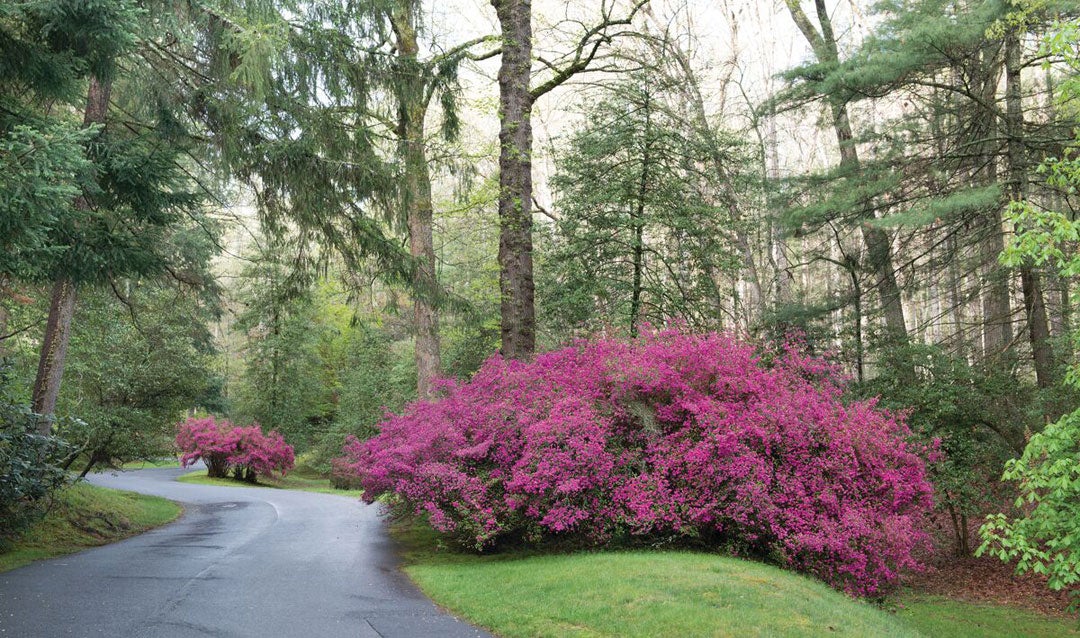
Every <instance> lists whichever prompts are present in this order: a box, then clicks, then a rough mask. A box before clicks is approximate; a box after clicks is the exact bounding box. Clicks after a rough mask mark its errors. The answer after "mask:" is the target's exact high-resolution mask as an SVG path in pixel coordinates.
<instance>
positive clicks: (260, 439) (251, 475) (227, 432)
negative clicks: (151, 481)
mask: <svg viewBox="0 0 1080 638" xmlns="http://www.w3.org/2000/svg"><path fill="white" fill-rule="evenodd" d="M176 447H177V448H179V450H180V452H181V456H180V464H181V465H183V466H184V467H187V466H189V465H191V464H193V463H195V462H196V461H200V460H201V461H203V462H204V463H206V467H207V474H208V475H209V476H212V477H218V478H225V477H227V476H228V475H229V472H230V471H232V472H233V475H234V476H235V477H236V478H238V479H243V480H246V481H249V482H251V483H254V482H255V480H256V478H258V475H260V474H262V475H273V474H274V473H275V472H277V473H279V474H281V475H282V476H284V475H285V473H286V472H288V471H289V470H290V469H292V467H293V463H294V462H295V457H294V456H293V448H292V446H291V445H289V444H288V443H286V442H285V439H283V438H282V436H281V435H280V434H278V433H277V432H275V431H273V430H271V431H270V432H269V433H266V434H264V433H263V431H262V428H261V427H259V424H258V423H252V424H251V425H248V426H243V427H239V426H235V425H233V424H232V423H231V422H229V421H227V420H221V421H216V420H215V419H214V417H212V416H208V417H206V418H202V419H199V418H194V417H192V418H188V419H187V420H186V421H183V422H182V423H180V424H179V425H178V426H177V431H176Z"/></svg>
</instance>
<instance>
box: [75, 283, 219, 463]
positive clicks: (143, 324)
mask: <svg viewBox="0 0 1080 638" xmlns="http://www.w3.org/2000/svg"><path fill="white" fill-rule="evenodd" d="M124 283H125V284H126V285H125V286H124V288H121V289H119V292H120V293H121V294H123V298H122V299H121V298H119V297H118V296H117V291H114V290H112V289H109V290H90V289H88V290H86V291H84V293H83V295H82V303H81V304H80V307H79V308H78V311H77V313H76V317H75V321H73V336H72V340H71V345H70V349H69V353H68V363H67V372H66V376H65V382H64V386H63V388H62V389H61V398H60V407H61V409H62V411H63V412H65V413H69V414H78V415H79V416H80V420H79V421H76V422H71V423H68V424H66V425H63V426H62V427H60V428H59V432H60V434H61V436H63V437H64V438H65V439H66V440H68V441H69V442H70V443H72V444H73V445H75V446H77V448H78V449H79V450H81V451H82V452H83V453H84V455H85V457H86V462H88V463H113V464H117V463H123V462H127V461H132V460H137V459H150V458H155V457H158V456H162V455H167V454H169V453H170V452H171V451H172V435H173V426H174V425H175V423H176V422H177V421H179V420H180V419H181V417H182V416H183V413H184V411H185V410H187V409H189V408H194V407H197V406H199V405H200V403H204V402H210V401H213V398H214V395H215V394H216V392H217V388H218V386H219V384H220V381H219V380H218V379H217V378H216V376H215V373H214V372H213V370H212V367H211V354H212V345H211V342H210V335H209V333H208V332H207V329H206V324H205V321H206V310H205V308H203V307H201V306H200V305H199V304H198V302H197V301H198V300H197V299H194V298H192V296H191V295H188V294H184V292H183V291H180V290H177V289H175V288H171V287H167V286H162V285H160V284H151V283H145V284H139V283H137V282H131V281H128V282H124Z"/></svg>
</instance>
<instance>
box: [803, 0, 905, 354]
mask: <svg viewBox="0 0 1080 638" xmlns="http://www.w3.org/2000/svg"><path fill="white" fill-rule="evenodd" d="M785 4H786V5H787V7H788V11H789V12H790V13H791V17H792V18H793V19H794V20H795V25H796V26H797V27H798V28H799V30H800V31H801V32H802V34H803V36H804V37H805V38H806V40H807V42H809V43H810V46H811V48H812V49H813V50H814V54H815V55H816V57H817V59H818V62H819V63H821V64H825V65H831V64H838V63H839V61H840V56H839V52H838V49H837V46H836V36H835V34H834V32H833V27H832V21H831V20H830V18H829V14H828V11H827V10H826V7H825V2H824V0H814V7H815V10H816V12H817V17H818V23H819V24H820V26H821V30H820V32H819V31H818V30H817V29H816V28H815V27H814V25H813V24H812V23H811V22H810V20H809V18H807V16H806V13H805V12H804V11H803V10H802V6H801V4H800V1H799V0H785ZM829 104H830V106H831V108H832V116H833V130H834V131H835V133H836V141H837V143H838V144H839V146H840V167H841V168H843V169H846V170H845V171H844V173H845V174H847V175H849V176H855V175H856V174H857V173H858V172H859V167H860V162H859V155H858V151H857V149H856V148H855V142H854V135H853V134H852V131H851V120H850V118H849V116H848V109H847V104H846V103H844V102H841V101H838V100H837V99H835V98H833V97H831V96H830V98H829ZM862 218H863V219H864V220H865V221H864V223H863V224H862V225H861V228H860V230H861V231H862V236H863V243H864V244H865V246H866V253H867V258H868V260H869V263H870V268H871V269H872V271H873V273H874V287H875V288H876V289H877V293H878V297H879V299H880V302H881V312H882V315H883V317H884V320H885V331H886V333H887V334H888V336H889V339H890V340H892V341H898V342H906V341H907V339H908V334H907V324H906V322H905V321H904V306H903V299H902V298H901V295H900V287H899V286H898V285H897V282H896V271H895V270H894V268H893V262H892V242H891V240H890V239H889V235H888V233H886V232H885V231H884V230H882V229H880V228H877V227H875V226H872V225H870V224H869V223H867V222H869V221H871V220H873V218H874V213H873V209H872V207H871V205H870V202H867V203H866V206H865V210H864V211H863V213H862Z"/></svg>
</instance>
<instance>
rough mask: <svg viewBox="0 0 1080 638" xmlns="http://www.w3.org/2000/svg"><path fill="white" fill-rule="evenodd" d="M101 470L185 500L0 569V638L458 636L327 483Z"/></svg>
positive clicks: (374, 529) (357, 509) (366, 515)
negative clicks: (92, 539)
mask: <svg viewBox="0 0 1080 638" xmlns="http://www.w3.org/2000/svg"><path fill="white" fill-rule="evenodd" d="M186 471H188V470H180V469H151V470H138V471H132V472H124V473H120V474H115V473H114V474H99V475H96V476H93V477H92V478H91V479H90V480H91V482H93V483H95V484H97V485H103V486H106V487H114V488H119V489H125V490H132V491H136V492H143V493H145V494H156V495H158V496H164V497H166V498H170V499H173V500H175V501H180V502H182V503H183V504H184V506H185V508H186V511H185V513H184V515H183V516H181V517H180V519H179V520H177V521H176V522H175V523H172V524H169V525H166V526H164V527H161V528H158V529H156V530H153V531H150V532H147V533H145V534H142V535H140V536H136V537H133V538H129V539H127V540H125V541H121V542H119V543H115V544H112V545H106V546H104V547H98V548H95V549H91V550H87V551H84V552H80V553H78V554H72V555H70V556H63V557H60V558H55V559H52V560H47V561H42V562H39V563H35V564H33V565H28V566H26V567H23V568H20V569H16V570H12V571H10V572H6V573H3V574H0V637H7V636H18V637H19V638H33V637H37V636H40V637H42V638H45V637H52V636H118V637H124V638H126V637H138V638H165V637H168V638H172V637H183V638H188V637H191V638H201V637H206V636H212V637H215V638H246V637H252V638H256V637H257V638H290V637H300V638H330V637H334V636H350V637H353V638H359V637H363V638H367V637H379V636H382V637H386V638H390V637H396V636H401V637H403V638H406V637H407V638H422V637H426V636H431V637H436V636H437V637H439V638H444V637H445V638H457V637H462V638H465V637H474V636H487V634H485V633H484V632H482V631H480V630H478V629H476V628H474V627H472V626H470V625H467V624H465V623H463V622H460V621H458V620H456V619H454V618H453V617H451V616H449V615H447V614H446V613H444V612H442V611H440V610H439V609H438V608H437V607H435V605H434V604H432V602H431V601H430V600H428V599H427V598H425V597H424V596H423V595H422V594H421V593H420V592H419V591H418V590H417V589H416V588H415V587H414V586H413V585H412V584H411V583H410V582H409V581H408V579H407V578H405V576H403V575H402V574H401V573H400V572H399V571H398V569H397V561H396V559H395V556H394V552H393V545H392V543H391V541H390V540H389V539H388V538H387V537H386V534H385V532H384V531H383V525H382V522H381V520H380V519H379V516H378V513H377V510H376V508H375V507H374V506H369V505H364V504H363V503H360V502H358V501H356V500H355V499H351V498H347V497H344V496H334V495H329V494H313V493H310V492H294V491H287V490H275V489H267V488H257V487H252V488H246V487H216V486H208V485H193V484H187V483H177V482H176V481H174V480H173V479H175V478H176V477H177V476H178V475H180V474H182V473H184V472H186Z"/></svg>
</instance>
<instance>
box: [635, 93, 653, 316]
mask: <svg viewBox="0 0 1080 638" xmlns="http://www.w3.org/2000/svg"><path fill="white" fill-rule="evenodd" d="M644 106H645V130H644V131H642V136H643V143H642V147H641V179H640V180H639V182H638V192H637V202H636V205H635V207H634V215H633V218H632V221H631V224H632V226H633V228H632V230H633V233H634V238H633V243H632V244H631V249H632V255H631V259H632V263H633V268H634V276H633V288H632V289H631V291H630V336H632V337H636V336H637V328H638V322H639V321H640V319H639V315H640V314H641V281H642V275H643V273H644V270H645V199H646V198H647V197H648V194H649V168H650V166H649V164H650V163H651V162H652V153H651V151H652V139H651V136H652V109H651V107H652V105H651V103H650V101H649V95H646V96H645V104H644Z"/></svg>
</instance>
